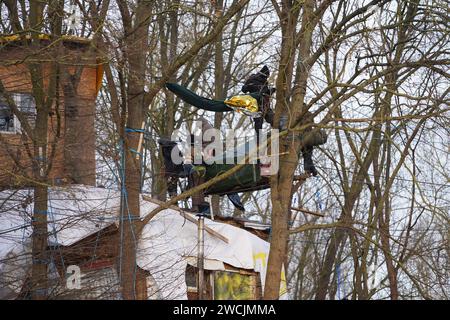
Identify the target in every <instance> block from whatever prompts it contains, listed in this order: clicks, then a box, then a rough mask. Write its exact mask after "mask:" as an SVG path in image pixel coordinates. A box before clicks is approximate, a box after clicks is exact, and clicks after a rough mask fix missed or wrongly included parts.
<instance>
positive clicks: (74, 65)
mask: <svg viewBox="0 0 450 320" xmlns="http://www.w3.org/2000/svg"><path fill="white" fill-rule="evenodd" d="M36 67H38V68H40V69H41V70H42V73H41V74H42V77H43V79H38V81H34V82H35V83H34V84H33V81H32V77H31V70H33V68H36ZM102 72H103V69H102V64H101V63H99V59H98V56H97V52H96V50H95V48H94V47H93V45H92V43H91V41H90V40H88V39H84V38H78V37H68V36H66V37H62V38H59V39H57V40H54V39H51V37H50V36H48V35H40V36H39V43H38V45H36V43H33V44H31V41H30V37H29V36H17V35H15V36H7V37H2V38H0V82H1V84H0V163H1V166H0V188H11V187H24V186H27V185H29V184H30V179H29V177H30V176H31V163H32V159H31V156H30V155H31V153H30V152H29V150H30V147H31V146H32V142H31V139H30V137H29V136H27V135H25V134H24V132H23V130H22V126H23V124H21V121H19V117H17V115H16V114H14V113H13V112H12V110H11V106H10V105H8V102H7V99H6V97H5V96H4V94H2V92H3V91H6V92H8V93H9V95H10V97H12V99H13V100H14V102H15V104H16V106H17V108H18V110H19V112H20V113H21V114H22V115H24V116H25V118H26V119H27V122H28V123H29V124H30V127H31V129H33V127H34V121H35V118H36V113H37V110H36V103H35V97H34V95H35V91H33V86H39V85H42V86H43V87H44V92H46V90H47V89H49V79H50V76H51V75H54V74H55V73H57V74H56V76H57V78H56V79H57V83H56V93H55V99H54V103H53V105H52V106H51V110H50V112H49V118H48V147H47V154H48V155H51V154H52V153H53V154H54V156H52V165H51V171H50V173H49V179H50V181H49V182H50V184H68V183H82V184H87V185H95V128H94V119H95V100H96V96H97V93H98V90H99V88H100V85H101V81H102ZM35 80H36V78H35ZM36 82H37V83H36ZM2 88H3V90H2ZM27 147H28V151H27ZM31 150H32V148H31ZM47 158H49V157H47ZM15 161H16V162H15ZM17 161H18V162H19V163H20V164H21V165H22V166H23V167H25V168H27V170H25V171H26V172H23V171H24V170H23V169H20V168H18V166H17Z"/></svg>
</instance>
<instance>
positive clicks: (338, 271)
mask: <svg viewBox="0 0 450 320" xmlns="http://www.w3.org/2000/svg"><path fill="white" fill-rule="evenodd" d="M336 278H337V279H336V280H337V295H338V300H341V265H340V264H338V265H336Z"/></svg>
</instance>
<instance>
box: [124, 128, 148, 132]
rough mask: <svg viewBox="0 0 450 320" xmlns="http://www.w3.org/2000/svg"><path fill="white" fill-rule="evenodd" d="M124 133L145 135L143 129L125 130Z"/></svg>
mask: <svg viewBox="0 0 450 320" xmlns="http://www.w3.org/2000/svg"><path fill="white" fill-rule="evenodd" d="M125 132H127V133H145V129H133V128H128V127H126V128H125Z"/></svg>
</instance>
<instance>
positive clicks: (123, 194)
mask: <svg viewBox="0 0 450 320" xmlns="http://www.w3.org/2000/svg"><path fill="white" fill-rule="evenodd" d="M125 130H126V131H127V130H129V131H127V132H138V131H136V130H135V129H130V128H126V129H125ZM130 150H131V151H133V149H130ZM120 153H121V161H120V168H119V172H120V173H121V201H122V205H121V208H120V219H121V221H125V214H124V213H125V212H124V209H125V207H126V209H127V213H128V214H127V220H128V221H130V222H132V221H133V220H135V219H138V218H136V217H132V216H131V214H130V209H129V207H128V193H127V189H126V185H125V155H124V142H123V140H121V144H120ZM136 153H138V152H137V151H136ZM130 228H131V233H132V235H133V241H134V248H135V250H136V248H137V246H136V242H137V241H136V235H135V233H134V229H133V224H132V223H130ZM123 232H124V230H123V224H121V230H120V256H119V279H122V267H121V266H122V255H123ZM136 273H137V264H136V261H135V262H134V270H133V292H136Z"/></svg>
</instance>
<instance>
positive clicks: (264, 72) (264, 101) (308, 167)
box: [241, 66, 327, 176]
mask: <svg viewBox="0 0 450 320" xmlns="http://www.w3.org/2000/svg"><path fill="white" fill-rule="evenodd" d="M269 76H270V71H269V68H268V67H267V66H264V67H263V68H262V69H261V70H260V71H259V72H257V73H254V74H252V75H250V76H249V77H248V78H247V80H246V81H245V83H244V85H243V86H242V89H241V91H242V92H244V93H247V94H255V93H257V94H259V96H260V98H259V99H258V105H259V106H260V112H261V113H262V116H261V117H256V118H253V121H254V124H255V130H256V132H257V135H258V134H259V132H260V131H259V130H260V129H262V125H263V123H264V120H265V121H266V122H267V123H269V124H270V125H271V126H273V125H274V124H273V121H274V112H273V110H272V109H271V108H270V98H271V96H272V95H273V94H274V93H275V88H270V87H269V82H268V78H269ZM287 119H288V118H287V115H281V117H280V126H279V128H280V130H286V129H287ZM301 123H302V124H313V123H314V119H313V116H312V113H311V112H309V111H308V112H306V114H305V116H304V118H303V119H302V122H301ZM311 130H312V129H311V127H309V128H308V129H306V130H305V132H304V133H303V134H302V135H301V136H300V137H299V138H300V139H303V138H304V137H305V135H306V133H307V132H311ZM326 139H327V137H326V134H325V132H323V131H317V132H314V133H312V135H311V137H310V138H309V139H307V140H308V141H305V143H304V145H303V147H302V150H301V152H302V156H303V167H304V170H305V172H307V173H309V174H312V175H313V176H317V174H318V172H317V169H316V167H315V166H314V162H313V159H312V157H313V150H314V146H317V145H320V144H324V143H325V142H326ZM258 143H259V139H258Z"/></svg>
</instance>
